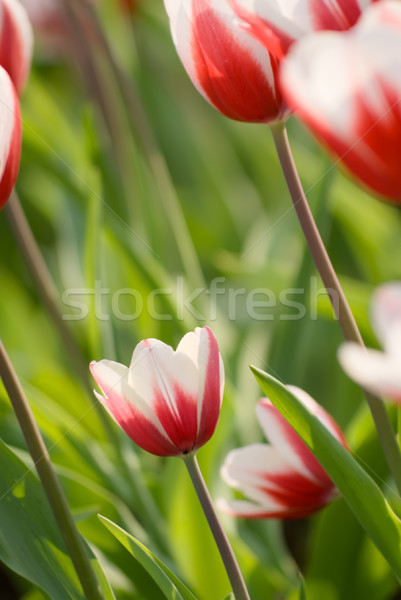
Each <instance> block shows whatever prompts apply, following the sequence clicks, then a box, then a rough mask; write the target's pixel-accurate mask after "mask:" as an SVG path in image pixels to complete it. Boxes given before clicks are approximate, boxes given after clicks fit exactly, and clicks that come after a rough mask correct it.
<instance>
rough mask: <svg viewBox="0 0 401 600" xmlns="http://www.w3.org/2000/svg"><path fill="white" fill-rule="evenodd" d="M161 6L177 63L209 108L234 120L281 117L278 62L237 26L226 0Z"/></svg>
mask: <svg viewBox="0 0 401 600" xmlns="http://www.w3.org/2000/svg"><path fill="white" fill-rule="evenodd" d="M165 6H166V10H167V13H168V16H169V19H170V27H171V32H172V37H173V40H174V43H175V46H176V49H177V52H178V55H179V57H180V59H181V62H182V64H183V65H184V68H185V70H186V71H187V73H188V75H189V77H190V79H191V80H192V83H193V84H194V86H195V87H196V88H197V90H198V91H199V92H200V93H201V94H202V96H204V98H205V99H206V100H207V101H208V102H209V103H210V104H211V105H212V106H214V107H215V108H216V109H217V110H218V111H220V112H221V113H223V114H224V115H226V116H227V117H230V118H231V119H234V120H237V121H247V122H255V123H269V122H273V121H277V120H281V119H283V118H284V117H285V115H286V113H287V109H286V107H285V105H284V103H283V100H282V96H281V92H280V87H279V85H278V66H279V64H278V60H277V58H276V57H275V56H273V55H271V54H269V52H268V51H267V50H266V48H264V46H263V45H262V44H261V43H260V42H259V41H258V40H256V39H254V37H253V36H251V35H250V34H249V33H248V32H247V31H245V30H244V29H242V28H241V27H239V25H238V17H237V16H236V14H235V13H234V11H233V10H232V8H231V6H230V3H229V0H165Z"/></svg>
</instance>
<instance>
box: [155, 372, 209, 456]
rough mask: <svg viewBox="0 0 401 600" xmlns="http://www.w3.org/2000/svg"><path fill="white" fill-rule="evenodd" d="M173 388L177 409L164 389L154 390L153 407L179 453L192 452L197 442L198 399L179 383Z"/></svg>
mask: <svg viewBox="0 0 401 600" xmlns="http://www.w3.org/2000/svg"><path fill="white" fill-rule="evenodd" d="M172 388H173V394H174V403H175V405H176V407H177V410H172V407H171V403H170V401H167V400H166V397H165V393H164V390H163V391H162V390H160V389H155V390H154V400H153V403H152V407H153V410H154V412H155V414H156V417H157V418H158V419H159V421H160V423H161V425H162V427H163V429H164V430H165V432H166V433H167V435H168V437H169V438H170V440H171V441H172V443H173V444H174V445H175V447H176V448H177V449H178V454H180V453H186V452H191V451H192V450H193V449H194V448H195V444H196V434H197V400H198V399H197V398H193V397H191V396H189V395H188V393H187V392H185V391H184V390H182V389H181V388H180V386H179V385H178V384H174V385H173V386H172Z"/></svg>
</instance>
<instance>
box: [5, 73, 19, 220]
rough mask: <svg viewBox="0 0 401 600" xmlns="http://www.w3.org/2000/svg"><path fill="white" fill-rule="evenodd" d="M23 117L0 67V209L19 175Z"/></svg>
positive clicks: (10, 82) (11, 84) (13, 91)
mask: <svg viewBox="0 0 401 600" xmlns="http://www.w3.org/2000/svg"><path fill="white" fill-rule="evenodd" d="M20 155H21V117H20V109H19V102H18V97H17V93H16V91H15V87H14V85H13V83H12V81H11V79H10V77H9V76H8V74H7V72H6V71H5V70H4V69H3V68H2V67H0V208H2V206H4V204H5V203H6V202H7V200H8V197H9V196H10V194H11V191H12V189H13V187H14V184H15V181H16V179H17V175H18V169H19V161H20Z"/></svg>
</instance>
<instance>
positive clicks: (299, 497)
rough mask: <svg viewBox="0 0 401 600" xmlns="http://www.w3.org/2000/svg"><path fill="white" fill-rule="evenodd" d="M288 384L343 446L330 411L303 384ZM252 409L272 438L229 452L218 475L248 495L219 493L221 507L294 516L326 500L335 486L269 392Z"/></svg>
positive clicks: (235, 512)
mask: <svg viewBox="0 0 401 600" xmlns="http://www.w3.org/2000/svg"><path fill="white" fill-rule="evenodd" d="M288 388H289V389H290V390H291V392H292V393H293V394H295V395H296V396H297V397H298V398H299V400H300V401H301V402H302V403H303V404H304V405H305V406H306V407H307V408H308V409H309V410H310V412H312V413H313V414H314V415H315V416H316V417H317V418H318V419H319V420H320V421H321V423H323V424H324V425H325V426H326V427H327V429H328V430H329V431H330V432H331V433H332V434H333V435H334V436H335V437H336V438H337V439H338V441H339V442H340V443H341V444H342V445H343V446H344V447H346V442H345V439H344V436H343V433H342V432H341V430H340V428H339V427H338V425H337V424H336V423H335V421H334V420H333V419H332V418H331V417H330V415H329V414H328V413H327V412H326V411H325V410H324V409H323V408H322V407H321V406H320V405H319V404H317V402H315V400H313V398H311V397H310V396H309V394H307V393H306V392H304V391H303V390H301V389H299V388H296V387H293V386H288ZM256 414H257V417H258V420H259V422H260V425H261V427H262V429H263V431H264V434H265V436H266V438H267V439H268V440H269V441H270V444H252V445H250V446H245V447H244V448H239V449H236V450H233V451H231V452H230V453H229V454H228V456H227V458H226V461H225V463H224V465H223V467H222V469H221V474H222V477H223V479H224V480H225V481H226V483H228V484H229V485H230V486H232V487H234V488H235V489H236V490H238V491H239V492H241V493H242V494H243V495H244V496H245V497H246V498H248V499H243V500H240V499H237V500H224V499H220V500H219V502H218V504H219V507H220V509H221V510H223V511H224V512H226V513H227V514H229V515H232V516H236V517H245V518H249V519H264V518H277V519H296V518H301V517H306V516H308V515H310V514H312V513H314V512H315V511H317V510H319V509H320V508H322V507H324V506H325V505H326V504H328V503H329V502H330V501H331V500H332V499H333V498H334V497H335V496H336V494H337V490H336V488H335V486H334V484H333V482H332V481H331V479H330V478H329V476H328V475H327V473H326V472H325V471H324V469H323V468H322V467H321V466H320V464H319V463H318V461H317V460H316V458H315V457H314V456H313V454H312V453H311V451H310V450H309V449H308V448H307V446H306V445H305V443H304V442H303V441H302V440H301V438H300V437H299V436H298V434H297V433H296V432H295V431H294V430H293V429H292V427H291V426H290V425H289V424H288V423H287V421H286V420H285V419H284V417H283V416H282V415H281V414H280V412H279V411H278V410H277V409H276V408H275V407H274V406H273V404H272V403H271V402H270V400H268V399H267V398H263V399H262V400H260V402H259V404H258V405H257V407H256Z"/></svg>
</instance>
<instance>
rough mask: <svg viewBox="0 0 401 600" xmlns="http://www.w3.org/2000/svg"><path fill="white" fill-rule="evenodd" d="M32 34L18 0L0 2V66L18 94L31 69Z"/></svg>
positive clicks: (2, 0) (25, 14)
mask: <svg viewBox="0 0 401 600" xmlns="http://www.w3.org/2000/svg"><path fill="white" fill-rule="evenodd" d="M32 50H33V33H32V28H31V24H30V21H29V18H28V15H27V12H26V10H25V9H24V7H23V6H22V4H21V3H20V2H19V0H1V2H0V65H1V66H2V67H4V68H5V70H6V71H7V72H8V74H9V75H10V77H11V79H12V81H13V83H14V85H15V87H16V90H17V92H18V93H20V92H21V91H22V90H23V88H24V86H25V83H26V80H27V78H28V75H29V71H30V68H31V60H32Z"/></svg>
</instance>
